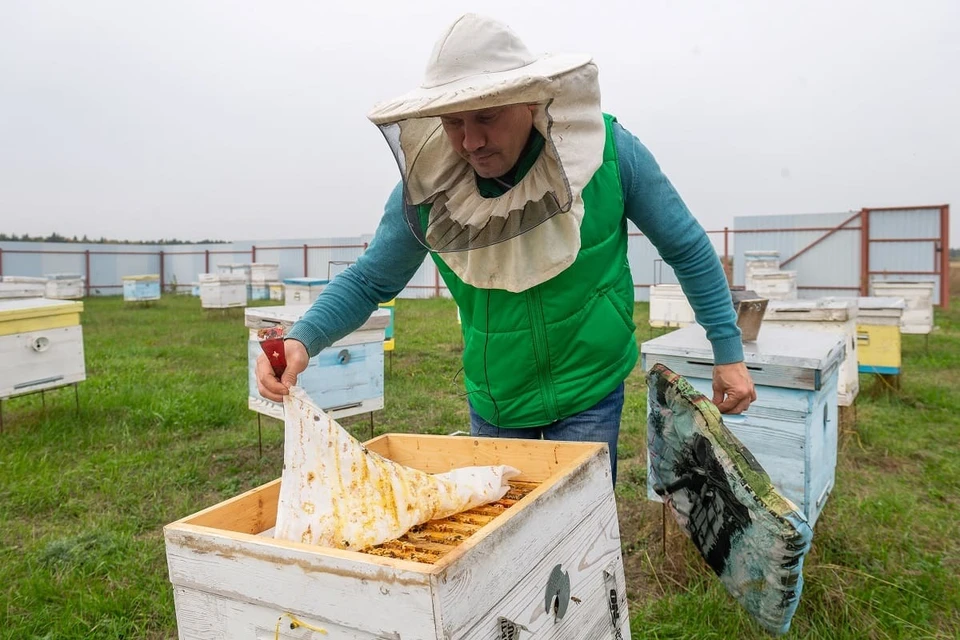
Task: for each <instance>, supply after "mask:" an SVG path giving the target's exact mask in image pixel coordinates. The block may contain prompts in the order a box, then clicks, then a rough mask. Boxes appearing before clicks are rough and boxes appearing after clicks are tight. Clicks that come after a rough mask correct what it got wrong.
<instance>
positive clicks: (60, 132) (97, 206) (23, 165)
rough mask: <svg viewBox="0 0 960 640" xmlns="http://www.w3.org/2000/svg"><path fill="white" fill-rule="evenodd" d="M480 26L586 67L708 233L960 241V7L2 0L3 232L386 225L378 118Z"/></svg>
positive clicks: (233, 234) (390, 168)
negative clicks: (447, 49) (853, 224)
mask: <svg viewBox="0 0 960 640" xmlns="http://www.w3.org/2000/svg"><path fill="white" fill-rule="evenodd" d="M465 11H477V12H481V13H486V14H488V15H491V16H493V17H496V18H498V19H501V20H503V21H505V22H507V23H508V24H510V25H511V26H512V27H513V28H514V30H515V31H517V32H518V33H519V35H520V36H521V37H522V38H523V39H524V40H525V41H526V43H527V45H528V46H529V47H530V48H531V49H532V50H534V51H584V52H589V53H592V54H593V55H594V56H595V59H596V61H597V63H598V65H599V67H600V78H601V86H602V91H603V103H604V104H603V106H604V109H605V110H606V111H609V112H612V113H614V114H616V115H617V116H618V118H619V119H620V121H621V122H622V123H623V124H624V125H625V126H626V127H627V128H628V129H630V130H631V131H633V133H635V134H636V135H637V136H638V137H639V138H640V139H641V140H642V141H643V142H644V143H645V144H646V145H647V146H648V147H649V148H650V149H651V151H652V152H653V153H654V155H655V156H656V157H657V159H658V160H659V162H660V164H661V166H662V167H663V168H664V170H665V171H666V173H667V175H668V176H669V177H670V178H671V180H672V181H673V182H674V183H675V184H676V186H677V187H678V189H679V190H680V193H681V194H682V195H683V197H684V199H685V200H686V201H687V203H688V204H689V205H690V207H691V209H692V210H693V211H694V213H695V214H696V215H697V216H698V217H699V219H700V220H701V222H702V223H703V225H704V226H705V227H707V228H708V229H715V228H722V227H723V226H724V225H732V222H733V217H734V216H735V215H755V214H765V213H776V214H788V213H807V212H833V211H846V210H856V209H859V208H861V207H864V206H898V205H915V204H943V203H949V204H951V205H952V207H953V213H954V216H953V217H954V221H953V224H952V225H951V226H952V231H951V244H952V246H960V213H958V212H960V2H958V1H957V0H918V1H914V2H906V1H905V0H869V1H868V0H834V1H832V2H829V1H822V0H813V1H811V0H808V1H805V2H770V1H769V0H765V1H761V0H757V1H753V0H750V1H747V0H728V1H726V2H722V3H718V2H709V3H708V2H694V1H686V2H683V1H670V2H668V1H664V0H660V1H656V2H652V1H649V0H635V1H626V0H624V1H621V2H612V1H605V0H589V1H588V0H577V1H569V0H554V1H553V2H549V3H548V2H542V3H541V2H517V1H516V0H511V1H506V2H504V1H499V0H487V1H486V2H483V3H476V2H472V3H465V2H455V1H451V0H447V1H440V0H417V1H412V0H411V1H408V2H397V1H391V2H384V1H383V0H369V1H368V2H325V1H323V0H311V1H299V0H298V1H294V0H274V1H272V2H265V1H260V2H253V1H249V0H243V1H241V0H230V1H229V2H228V1H213V0H164V1H163V2H147V1H145V0H109V1H108V0H85V1H84V2H67V1H62V2H51V1H46V0H4V1H3V2H2V3H0V231H5V232H7V233H10V232H13V233H25V232H26V233H31V234H48V233H50V232H53V231H56V232H58V233H61V234H66V235H74V234H77V235H83V234H88V235H90V236H94V237H98V236H101V235H103V236H108V237H113V238H128V239H153V238H159V237H166V238H170V237H178V238H182V239H201V238H221V239H231V240H241V239H268V238H295V237H329V236H349V235H358V234H360V233H371V232H373V230H374V229H375V227H376V224H377V221H378V220H379V217H380V214H381V212H382V206H383V200H384V198H385V197H386V195H387V193H388V192H389V190H390V188H391V187H392V186H393V184H394V183H395V181H396V180H397V178H398V173H397V169H396V166H395V164H394V162H393V158H392V156H391V155H390V153H389V150H388V148H387V146H386V144H385V143H384V141H383V138H382V137H381V135H380V133H379V132H378V131H377V129H376V127H374V126H373V125H372V124H370V123H369V121H368V120H367V119H366V114H367V112H368V111H369V109H370V107H371V106H372V105H373V104H374V103H375V102H377V101H379V100H382V99H385V98H389V97H391V96H393V95H395V94H398V93H401V92H403V91H406V90H407V89H410V88H412V87H414V86H415V85H417V84H418V83H419V81H420V78H421V75H422V72H423V68H424V64H425V61H426V58H427V55H428V54H429V52H430V50H431V48H432V45H433V42H434V40H435V39H436V37H437V36H438V35H439V34H440V32H441V31H442V30H443V28H444V27H445V26H446V25H447V24H449V23H450V22H452V21H453V20H454V19H455V18H456V17H457V16H458V15H459V14H461V13H463V12H465Z"/></svg>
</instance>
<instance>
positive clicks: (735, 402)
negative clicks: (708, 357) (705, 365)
mask: <svg viewBox="0 0 960 640" xmlns="http://www.w3.org/2000/svg"><path fill="white" fill-rule="evenodd" d="M756 399H757V390H756V389H754V388H753V380H752V379H750V373H749V372H747V365H745V364H744V363H743V362H734V363H732V364H717V365H714V367H713V404H715V405H717V409H719V410H720V413H743V412H744V411H746V410H747V408H748V407H749V406H750V403H751V402H753V401H754V400H756Z"/></svg>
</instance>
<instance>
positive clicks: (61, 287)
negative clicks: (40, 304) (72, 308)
mask: <svg viewBox="0 0 960 640" xmlns="http://www.w3.org/2000/svg"><path fill="white" fill-rule="evenodd" d="M83 294H84V283H83V276H82V275H80V274H79V273H52V274H49V275H48V276H47V285H46V293H45V294H44V297H46V298H50V299H51V300H77V299H79V298H82V297H83Z"/></svg>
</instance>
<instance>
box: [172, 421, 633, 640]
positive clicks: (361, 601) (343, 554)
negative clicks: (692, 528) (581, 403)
mask: <svg viewBox="0 0 960 640" xmlns="http://www.w3.org/2000/svg"><path fill="white" fill-rule="evenodd" d="M366 446H367V447H368V448H369V449H371V450H373V451H375V452H377V453H379V454H381V455H383V456H385V457H387V458H390V459H392V460H395V461H397V462H399V463H401V464H404V465H407V466H410V467H415V468H418V469H421V470H423V471H426V472H429V473H440V472H446V471H449V470H451V469H453V468H457V467H464V466H470V465H488V464H509V465H513V466H515V467H517V468H519V469H521V470H522V472H523V473H522V475H521V476H519V477H518V478H516V479H515V480H514V481H511V483H512V484H514V488H513V490H512V491H511V492H510V493H509V494H508V496H507V497H506V498H505V499H504V500H502V501H501V502H500V503H495V504H492V505H488V506H485V507H480V508H477V509H473V510H471V511H469V512H466V513H464V514H459V515H456V516H453V517H451V518H448V519H446V520H444V521H438V522H433V523H430V524H428V525H427V526H425V527H422V528H421V529H420V530H419V531H413V532H411V533H409V534H407V535H406V536H404V538H402V539H401V540H400V541H397V542H391V543H386V544H384V545H381V546H380V547H377V548H374V549H373V550H372V551H373V552H369V553H366V552H359V551H340V550H335V549H329V548H324V547H317V546H309V545H304V544H300V543H293V542H286V541H283V540H276V539H274V538H272V537H271V535H270V530H271V528H272V527H273V526H274V524H275V520H276V511H277V498H278V494H279V488H280V481H279V480H275V481H273V482H271V483H269V484H266V485H263V486H261V487H258V488H257V489H254V490H252V491H250V492H248V493H245V494H242V495H240V496H237V497H235V498H233V499H230V500H227V501H226V502H223V503H220V504H218V505H216V506H213V507H211V508H209V509H206V510H204V511H201V512H199V513H196V514H194V515H192V516H189V517H187V518H184V519H182V520H179V521H177V522H174V523H172V524H170V525H167V526H166V527H165V528H164V537H165V540H166V549H167V564H168V567H169V572H170V581H171V583H172V584H173V589H174V600H175V603H176V612H177V625H178V627H179V634H180V635H179V637H180V638H181V640H244V639H249V640H273V639H274V638H278V639H280V640H320V638H324V639H327V638H329V639H330V640H337V639H350V640H385V639H393V640H461V639H464V640H467V639H469V640H503V639H504V638H520V639H522V638H552V639H556V640H560V639H563V640H586V639H593V638H616V637H622V638H629V637H630V627H629V618H628V611H627V601H626V591H625V588H624V574H623V560H622V556H621V550H620V533H619V525H618V522H617V507H616V502H615V499H614V494H613V487H612V482H611V478H610V462H609V457H608V453H607V447H606V445H605V444H596V443H565V442H552V441H544V440H514V439H496V438H477V439H474V438H464V437H453V436H425V435H408V434H388V435H384V436H380V437H378V438H376V439H374V440H371V441H369V442H368V443H367V444H366ZM378 554H382V555H378ZM552 576H553V577H552ZM564 576H565V577H564ZM295 621H296V622H298V623H301V624H299V625H296V624H295ZM614 621H615V622H614ZM291 623H294V626H295V628H291ZM304 623H305V624H304ZM315 629H321V630H322V631H316V630H315ZM524 629H525V630H524ZM617 632H619V634H620V635H619V636H618V635H616V634H617Z"/></svg>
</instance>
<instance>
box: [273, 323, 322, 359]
mask: <svg viewBox="0 0 960 640" xmlns="http://www.w3.org/2000/svg"><path fill="white" fill-rule="evenodd" d="M284 340H296V341H297V342H299V343H300V344H302V345H303V346H304V347H306V349H307V354H308V355H309V356H310V357H311V358H312V357H314V356H315V355H317V354H318V353H320V352H321V351H323V350H324V349H326V348H327V347H329V346H330V345H331V344H333V343H332V342H331V341H330V340H328V339H327V336H326V335H325V334H323V333H322V332H317V331H311V330H310V328H309V327H307V326H306V325H304V324H302V323H296V324H294V325H293V328H291V329H290V331H289V332H288V333H287V335H286V336H284Z"/></svg>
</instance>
